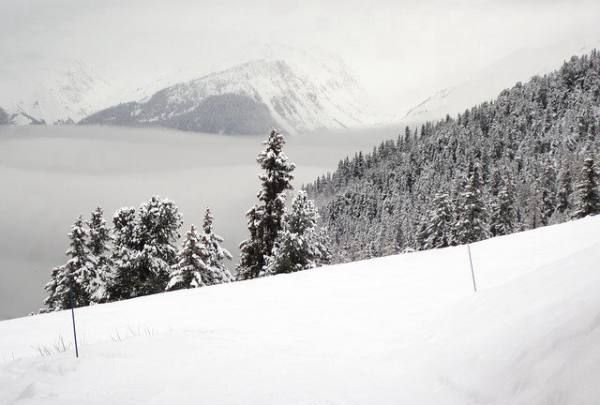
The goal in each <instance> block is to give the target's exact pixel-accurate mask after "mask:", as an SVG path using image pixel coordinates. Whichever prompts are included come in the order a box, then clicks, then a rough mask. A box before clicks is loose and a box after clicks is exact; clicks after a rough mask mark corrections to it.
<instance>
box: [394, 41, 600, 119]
mask: <svg viewBox="0 0 600 405" xmlns="http://www.w3.org/2000/svg"><path fill="white" fill-rule="evenodd" d="M595 47H600V41H596V42H593V43H591V44H589V45H584V46H581V45H579V46H574V45H572V44H569V43H559V44H554V45H553V46H547V47H541V48H527V49H519V50H517V51H515V52H512V53H510V54H509V55H507V56H505V57H503V58H501V59H499V60H497V61H495V62H493V63H491V64H490V65H489V66H488V67H487V68H485V69H483V70H481V71H479V72H476V73H475V74H472V75H470V77H469V78H468V79H466V80H464V81H461V82H460V83H457V84H455V85H453V86H450V87H447V88H444V89H442V90H440V91H438V92H436V93H435V94H433V95H431V96H430V97H428V98H426V99H425V100H423V101H422V102H420V103H419V104H417V105H416V106H414V107H412V108H411V109H410V110H409V111H408V112H407V113H406V115H405V116H404V117H402V118H401V119H400V120H403V121H405V122H422V121H427V120H437V119H441V118H443V117H445V116H446V114H450V115H455V114H458V113H461V112H463V111H464V110H465V109H466V108H469V107H470V106H472V105H475V104H477V103H481V102H483V101H488V100H491V99H493V98H495V97H496V96H497V95H498V94H500V92H501V91H502V90H504V89H505V88H507V87H510V86H512V85H513V84H514V83H516V82H518V81H527V80H529V79H530V78H531V77H532V76H534V75H544V74H547V73H550V72H551V71H552V70H553V69H555V68H556V66H559V65H560V63H562V62H563V61H564V55H573V54H583V53H589V52H590V51H591V50H592V49H594V48H595Z"/></svg>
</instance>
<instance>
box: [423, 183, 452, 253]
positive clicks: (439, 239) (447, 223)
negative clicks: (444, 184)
mask: <svg viewBox="0 0 600 405" xmlns="http://www.w3.org/2000/svg"><path fill="white" fill-rule="evenodd" d="M453 224H454V207H453V205H452V200H451V199H450V196H449V195H448V194H446V193H443V194H436V196H435V198H434V200H433V208H432V210H431V211H430V213H429V216H428V221H427V223H426V224H425V233H424V235H423V236H422V240H423V244H424V245H423V248H424V249H437V248H444V247H447V246H450V245H451V241H452V227H453Z"/></svg>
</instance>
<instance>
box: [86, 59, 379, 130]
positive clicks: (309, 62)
mask: <svg viewBox="0 0 600 405" xmlns="http://www.w3.org/2000/svg"><path fill="white" fill-rule="evenodd" d="M298 55H301V56H300V57H298ZM364 99H365V97H364V92H363V90H362V89H361V87H360V86H359V84H358V83H357V81H356V80H355V79H354V78H353V77H352V76H351V75H350V74H349V73H348V71H347V69H346V68H345V66H344V64H343V63H342V62H341V61H339V60H337V59H334V58H329V59H323V58H315V57H313V56H311V55H308V54H301V53H299V52H296V53H295V57H293V58H291V59H280V58H264V59H259V60H253V61H251V62H248V63H244V64H241V65H238V66H235V67H233V68H230V69H227V70H225V71H222V72H218V73H213V74H210V75H207V76H204V77H201V78H199V79H194V80H191V81H187V82H183V83H178V84H175V85H173V86H170V87H167V88H164V89H162V90H160V91H158V92H156V93H154V94H153V95H152V96H151V97H149V98H144V99H142V100H137V101H132V102H128V103H123V104H119V105H116V106H113V107H110V108H108V109H106V110H103V111H99V112H97V113H95V114H93V115H91V116H89V117H86V118H85V119H83V120H82V121H81V123H82V124H109V125H132V126H137V125H159V126H166V127H171V128H177V129H184V130H191V131H199V132H210V133H230V134H232V133H237V134H245V133H250V134H255V133H266V132H267V131H268V130H269V129H270V128H273V127H274V126H275V127H280V128H281V129H283V130H284V131H286V132H288V133H299V132H306V131H312V130H315V129H322V128H328V129H335V128H346V127H356V126H360V125H362V124H364V123H365V122H366V120H367V118H368V113H367V109H366V106H365V105H364Z"/></svg>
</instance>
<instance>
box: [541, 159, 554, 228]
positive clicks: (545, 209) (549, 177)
mask: <svg viewBox="0 0 600 405" xmlns="http://www.w3.org/2000/svg"><path fill="white" fill-rule="evenodd" d="M540 188H541V199H542V204H541V213H540V214H541V215H540V217H541V218H540V220H541V223H542V225H548V224H549V223H550V218H551V217H552V214H554V211H556V205H557V197H556V195H557V190H556V172H555V170H554V167H553V166H552V164H551V163H550V162H546V163H545V165H544V172H543V174H542V179H541V181H540Z"/></svg>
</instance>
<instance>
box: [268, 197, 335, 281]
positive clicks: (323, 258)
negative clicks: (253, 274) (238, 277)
mask: <svg viewBox="0 0 600 405" xmlns="http://www.w3.org/2000/svg"><path fill="white" fill-rule="evenodd" d="M318 215H319V214H318V212H317V209H316V208H315V206H314V203H313V201H312V200H310V199H308V197H307V195H306V193H305V192H304V191H300V192H298V194H297V195H296V197H295V198H294V200H293V201H292V206H291V209H290V212H289V213H286V215H285V216H284V221H283V227H282V229H281V230H280V231H279V234H278V236H277V239H276V241H275V245H274V247H273V253H272V255H271V256H269V257H268V258H267V266H266V269H265V273H268V274H279V273H291V272H295V271H300V270H306V269H311V268H314V267H318V266H321V265H323V264H327V263H329V261H330V259H331V254H330V252H329V249H328V247H327V237H326V234H325V231H324V230H323V229H322V228H320V227H319V226H318Z"/></svg>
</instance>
